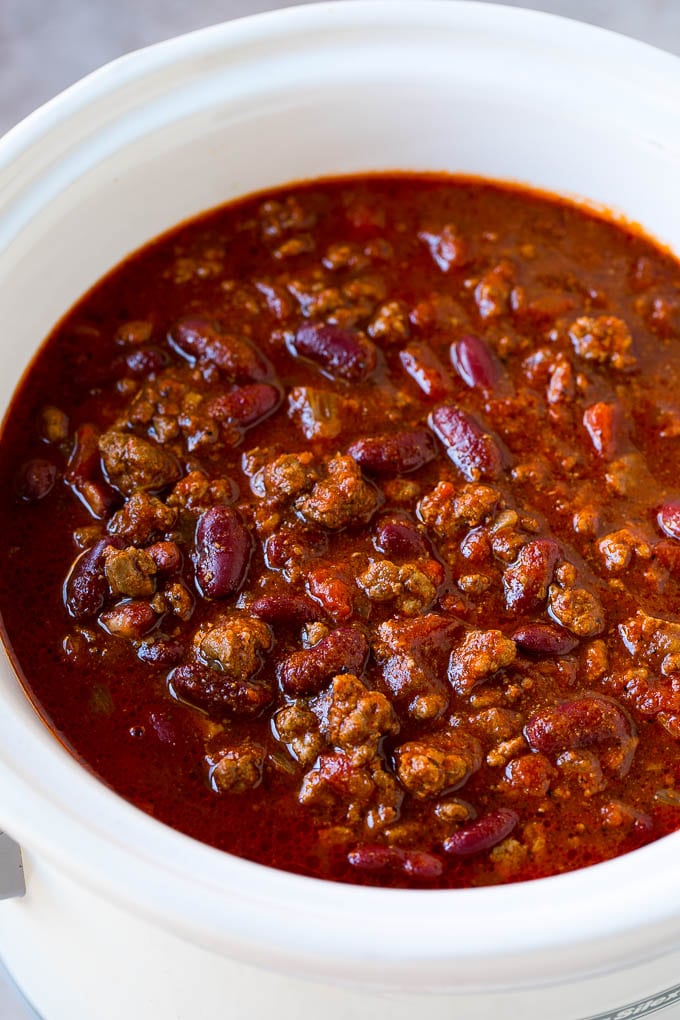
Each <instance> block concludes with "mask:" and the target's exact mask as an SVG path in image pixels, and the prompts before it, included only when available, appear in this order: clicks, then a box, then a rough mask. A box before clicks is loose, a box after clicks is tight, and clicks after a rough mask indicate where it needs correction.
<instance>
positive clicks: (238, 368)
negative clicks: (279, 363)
mask: <svg viewBox="0 0 680 1020" xmlns="http://www.w3.org/2000/svg"><path fill="white" fill-rule="evenodd" d="M168 340H169V342H170V344H171V346H172V347H173V348H174V349H175V350H176V351H177V353H178V354H181V356H182V357H183V358H186V359H187V361H190V362H192V363H194V362H196V361H198V362H203V363H207V364H212V365H216V366H217V367H218V368H220V369H222V371H223V372H225V373H226V374H227V375H229V376H231V377H233V378H234V379H242V380H244V381H253V382H259V381H261V380H263V379H266V378H267V376H268V375H269V374H270V372H271V369H270V366H269V365H268V363H267V361H266V359H265V358H264V356H263V355H262V354H261V353H260V352H259V351H256V350H255V348H254V347H253V346H251V344H249V343H248V341H247V340H243V339H241V338H239V337H235V336H228V335H226V334H224V333H222V332H220V330H219V328H218V326H217V325H216V324H215V323H214V322H209V321H208V320H207V319H201V318H186V319H180V320H179V322H177V323H176V324H175V325H174V326H173V328H172V329H171V330H170V332H169V334H168Z"/></svg>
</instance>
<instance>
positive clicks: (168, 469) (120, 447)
mask: <svg viewBox="0 0 680 1020" xmlns="http://www.w3.org/2000/svg"><path fill="white" fill-rule="evenodd" d="M99 451H100V453H101V455H102V463H103V465H104V470H105V471H106V475H107V478H108V480H109V481H110V482H111V484H112V485H114V486H115V487H116V488H117V489H118V490H119V491H120V492H122V493H123V495H125V496H130V495H132V493H133V492H134V491H135V489H150V490H151V491H153V492H158V491H159V490H160V489H164V488H165V487H166V485H171V484H172V483H173V482H176V481H177V479H178V478H179V476H180V468H179V465H178V463H177V461H176V460H175V458H174V457H173V456H171V454H169V453H167V452H166V451H165V450H162V449H161V447H160V446H157V445H156V444H155V443H152V442H150V441H149V440H148V439H141V438H140V437H139V436H135V435H132V434H131V433H128V432H117V431H116V430H115V429H112V430H111V431H110V432H104V434H103V435H101V436H100V437H99Z"/></svg>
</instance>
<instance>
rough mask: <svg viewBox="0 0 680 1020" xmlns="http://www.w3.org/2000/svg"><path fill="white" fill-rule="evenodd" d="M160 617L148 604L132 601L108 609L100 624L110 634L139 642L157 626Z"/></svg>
mask: <svg viewBox="0 0 680 1020" xmlns="http://www.w3.org/2000/svg"><path fill="white" fill-rule="evenodd" d="M157 621H158V617H157V616H156V614H155V613H154V611H153V609H152V608H151V606H150V605H149V603H148V602H142V601H141V600H139V599H131V600H130V601H129V602H120V603H119V604H118V605H117V606H114V607H113V608H112V609H107V610H105V612H103V613H102V614H101V616H100V617H99V622H100V624H101V625H102V627H104V628H105V629H106V630H107V631H108V632H109V634H115V635H116V636H117V637H124V638H127V639H128V640H129V641H135V640H139V638H143V637H144V635H145V634H148V633H149V631H150V630H153V628H154V627H155V626H156V623H157Z"/></svg>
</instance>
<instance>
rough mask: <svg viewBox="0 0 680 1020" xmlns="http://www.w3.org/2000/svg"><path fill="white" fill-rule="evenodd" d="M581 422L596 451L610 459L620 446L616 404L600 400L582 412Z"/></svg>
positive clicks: (619, 426) (618, 413) (619, 425)
mask: <svg viewBox="0 0 680 1020" xmlns="http://www.w3.org/2000/svg"><path fill="white" fill-rule="evenodd" d="M583 424H584V426H585V428H586V430H587V432H588V435H589V436H590V441H591V442H592V444H593V448H594V449H595V452H596V453H599V454H600V456H601V457H603V458H604V459H605V460H612V459H613V458H614V457H615V456H616V453H617V451H618V449H619V446H620V430H621V423H620V412H619V408H618V405H616V404H606V403H604V402H600V403H597V404H591V405H590V407H586V409H585V411H584V412H583Z"/></svg>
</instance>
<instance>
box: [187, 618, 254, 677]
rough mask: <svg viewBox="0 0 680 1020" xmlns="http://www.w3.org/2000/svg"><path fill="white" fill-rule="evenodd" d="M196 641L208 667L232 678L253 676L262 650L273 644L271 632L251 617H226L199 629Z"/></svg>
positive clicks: (199, 652) (201, 656) (199, 653)
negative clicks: (205, 628)
mask: <svg viewBox="0 0 680 1020" xmlns="http://www.w3.org/2000/svg"><path fill="white" fill-rule="evenodd" d="M195 642H196V647H197V651H198V655H199V657H200V658H201V659H202V661H203V662H205V663H206V664H207V665H208V666H211V667H212V668H213V669H218V670H220V671H221V672H223V673H226V674H227V675H228V676H232V677H235V678H236V677H252V676H254V675H255V673H257V672H258V670H259V669H260V666H261V665H262V655H263V653H264V652H267V651H269V649H270V648H271V646H272V633H271V631H270V629H269V627H268V626H267V624H266V623H263V622H262V620H258V619H256V618H255V617H254V616H245V615H242V616H229V617H225V618H223V619H220V620H218V622H217V623H216V624H214V625H213V626H212V627H210V629H209V630H207V631H205V630H203V631H199V632H198V634H197V635H196V638H195Z"/></svg>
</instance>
